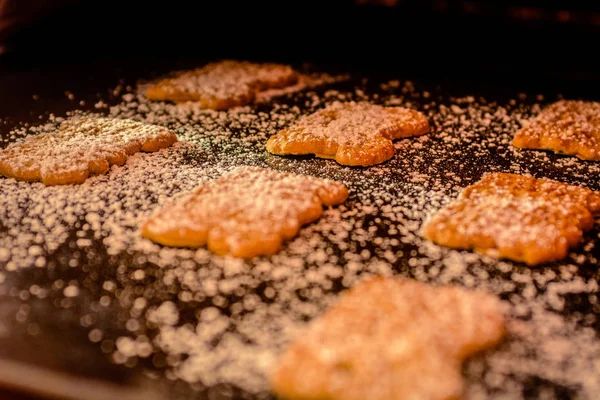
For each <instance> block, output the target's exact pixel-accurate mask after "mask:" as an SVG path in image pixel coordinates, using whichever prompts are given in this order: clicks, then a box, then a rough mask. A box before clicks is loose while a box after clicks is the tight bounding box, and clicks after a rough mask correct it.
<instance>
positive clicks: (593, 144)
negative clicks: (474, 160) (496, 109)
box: [513, 100, 600, 161]
mask: <svg viewBox="0 0 600 400" xmlns="http://www.w3.org/2000/svg"><path fill="white" fill-rule="evenodd" d="M513 146H515V147H520V148H524V149H541V150H552V151H554V152H555V153H561V154H568V155H574V156H577V157H579V158H581V159H583V160H594V161H600V103H597V102H586V101H572V100H563V101H559V102H556V103H554V104H551V105H550V106H548V107H546V108H545V109H544V110H543V111H542V112H541V113H540V114H539V115H538V116H537V117H535V118H533V119H532V120H531V121H530V122H529V123H528V124H527V125H526V126H525V127H523V128H522V129H521V130H520V131H518V132H517V134H516V135H515V137H514V139H513Z"/></svg>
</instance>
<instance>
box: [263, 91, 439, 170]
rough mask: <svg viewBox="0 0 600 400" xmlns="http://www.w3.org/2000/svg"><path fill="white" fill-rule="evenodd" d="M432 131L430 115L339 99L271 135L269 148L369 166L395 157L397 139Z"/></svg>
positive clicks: (345, 163) (272, 151) (353, 164)
mask: <svg viewBox="0 0 600 400" xmlns="http://www.w3.org/2000/svg"><path fill="white" fill-rule="evenodd" d="M428 131H429V123H428V121H427V118H426V117H425V116H424V115H423V114H422V113H420V112H418V111H415V110H411V109H407V108H402V107H383V106H379V105H375V104H370V103H366V102H359V103H355V102H349V103H340V102H335V103H333V104H331V105H329V106H327V107H325V108H324V109H322V110H319V111H317V112H315V113H313V114H310V115H308V116H305V117H303V118H300V120H298V122H296V123H295V124H293V125H292V126H290V127H289V128H287V129H284V130H282V131H281V132H279V133H277V134H276V135H274V136H272V137H271V138H269V140H268V141H267V151H269V152H270V153H273V154H278V155H292V154H296V155H300V154H314V155H316V156H317V157H321V158H332V159H334V160H335V161H337V162H338V163H340V164H343V165H350V166H369V165H375V164H379V163H382V162H384V161H386V160H389V159H390V158H392V157H393V155H394V153H395V152H396V149H395V147H394V144H393V143H392V141H393V140H394V139H399V138H405V137H409V136H418V135H423V134H425V133H427V132H428Z"/></svg>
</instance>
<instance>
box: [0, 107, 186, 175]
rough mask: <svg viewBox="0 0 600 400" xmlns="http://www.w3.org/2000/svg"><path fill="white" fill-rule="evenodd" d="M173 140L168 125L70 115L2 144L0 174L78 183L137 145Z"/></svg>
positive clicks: (153, 147) (153, 146)
mask: <svg viewBox="0 0 600 400" xmlns="http://www.w3.org/2000/svg"><path fill="white" fill-rule="evenodd" d="M176 141H177V136H176V135H175V133H173V132H171V131H170V130H168V129H166V128H163V127H161V126H157V125H148V124H144V123H141V122H137V121H132V120H128V119H112V118H73V119H68V120H66V121H64V122H63V123H62V124H61V125H60V127H59V128H58V129H57V130H56V131H53V132H48V133H41V134H38V135H31V136H28V137H27V138H25V139H24V140H23V141H20V142H17V143H13V144H11V145H9V146H8V147H7V148H5V149H3V150H0V175H4V176H6V177H10V178H15V179H19V180H25V181H41V182H42V183H44V184H46V185H64V184H73V183H82V182H84V181H85V180H86V179H87V178H88V177H89V176H90V175H99V174H105V173H106V172H107V171H108V170H109V168H110V166H111V165H122V164H124V163H125V161H126V160H127V157H129V156H130V155H132V154H134V153H137V152H139V151H144V152H154V151H157V150H159V149H162V148H165V147H169V146H171V145H172V144H173V143H175V142H176Z"/></svg>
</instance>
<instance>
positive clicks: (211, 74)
mask: <svg viewBox="0 0 600 400" xmlns="http://www.w3.org/2000/svg"><path fill="white" fill-rule="evenodd" d="M297 79H298V76H297V74H296V72H294V70H293V69H292V68H291V67H289V66H287V65H281V64H254V63H250V62H246V61H221V62H217V63H211V64H208V65H206V66H204V67H202V68H198V69H195V70H192V71H185V72H183V73H180V74H179V75H177V76H175V77H173V78H167V79H163V80H161V81H159V82H157V83H156V84H154V85H151V86H150V87H148V89H147V90H146V96H147V97H148V98H149V99H150V100H168V101H174V102H178V103H179V102H185V101H195V102H198V103H200V106H201V107H203V108H209V109H214V110H225V109H228V108H232V107H237V106H244V105H247V104H250V103H252V102H253V101H254V98H255V97H256V94H257V93H258V92H260V91H263V90H267V89H274V88H281V87H285V86H289V85H293V84H294V83H296V81H297Z"/></svg>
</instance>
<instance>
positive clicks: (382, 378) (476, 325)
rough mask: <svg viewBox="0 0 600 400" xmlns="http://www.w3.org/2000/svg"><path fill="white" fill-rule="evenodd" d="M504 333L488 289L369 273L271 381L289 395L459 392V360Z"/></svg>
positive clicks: (389, 399)
mask: <svg viewBox="0 0 600 400" xmlns="http://www.w3.org/2000/svg"><path fill="white" fill-rule="evenodd" d="M504 332H505V329H504V316H503V311H502V306H501V303H500V301H499V300H497V299H496V298H495V297H494V296H492V295H489V294H487V293H484V292H476V291H468V290H465V289H461V288H458V287H450V286H445V287H443V286H442V287H436V286H430V285H426V284H423V283H418V282H415V281H411V280H403V279H394V278H371V279H368V280H366V281H363V282H362V283H359V284H358V285H357V286H356V287H354V288H352V289H350V290H349V291H347V292H346V293H344V294H342V295H341V298H340V299H339V300H338V302H337V303H336V304H334V305H333V306H332V307H330V308H329V309H328V310H326V311H325V313H324V314H323V315H322V316H321V317H320V318H318V319H317V320H316V321H314V322H313V323H312V325H311V326H310V327H309V328H308V329H307V330H306V331H305V332H301V333H300V334H299V335H298V337H297V339H296V340H295V341H294V342H293V343H292V344H291V346H290V347H289V349H288V350H287V351H286V352H285V353H284V354H283V356H282V357H281V359H280V360H279V363H278V365H277V366H276V368H275V371H274V373H273V375H272V379H271V383H272V388H273V391H274V392H275V394H277V395H278V396H280V397H282V398H284V399H288V400H312V399H314V400H322V399H328V400H364V399H373V400H375V399H376V400H404V399H423V400H425V399H426V400H448V399H458V398H460V396H461V394H462V392H463V379H462V376H461V364H462V362H463V361H464V360H465V359H466V358H468V357H469V356H471V355H472V354H473V353H476V352H478V351H481V350H483V349H487V348H490V347H492V346H494V345H495V344H497V343H498V342H499V341H500V340H501V339H502V337H503V336H504Z"/></svg>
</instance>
